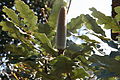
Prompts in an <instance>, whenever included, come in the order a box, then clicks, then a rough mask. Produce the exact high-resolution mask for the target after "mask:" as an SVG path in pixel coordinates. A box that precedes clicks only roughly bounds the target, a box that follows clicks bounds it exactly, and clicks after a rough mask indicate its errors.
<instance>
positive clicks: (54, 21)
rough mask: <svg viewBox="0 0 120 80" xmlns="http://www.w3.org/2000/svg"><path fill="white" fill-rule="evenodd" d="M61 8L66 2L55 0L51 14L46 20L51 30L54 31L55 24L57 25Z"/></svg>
mask: <svg viewBox="0 0 120 80" xmlns="http://www.w3.org/2000/svg"><path fill="white" fill-rule="evenodd" d="M63 6H66V2H65V1H64V0H55V2H54V5H53V9H52V12H51V14H50V16H49V19H48V23H49V25H50V26H51V27H52V28H53V29H55V27H56V24H57V18H58V14H59V10H60V8H61V7H63Z"/></svg>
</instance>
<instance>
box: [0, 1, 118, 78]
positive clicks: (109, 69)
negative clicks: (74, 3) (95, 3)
mask: <svg viewBox="0 0 120 80" xmlns="http://www.w3.org/2000/svg"><path fill="white" fill-rule="evenodd" d="M65 5H66V3H65V2H64V1H63V0H56V1H55V3H54V5H53V9H52V10H51V11H52V12H51V14H50V16H49V19H48V23H44V24H41V23H39V22H38V18H37V16H36V15H35V13H34V12H33V11H32V10H31V9H30V8H29V6H28V5H26V4H25V3H24V2H23V1H20V0H16V1H15V9H16V11H14V10H12V9H9V8H7V7H6V6H4V9H3V12H5V13H6V15H7V16H8V17H7V18H9V20H7V19H6V18H5V19H6V20H7V21H1V22H0V26H2V30H3V31H7V32H8V34H9V35H10V36H11V37H13V38H14V39H18V40H19V41H20V43H19V44H13V43H11V44H6V45H4V46H5V48H6V49H5V51H10V52H11V53H10V55H8V56H7V57H8V58H9V62H10V63H12V64H14V67H15V68H17V69H18V72H16V73H15V74H14V77H15V79H19V78H20V79H21V78H22V79H23V80H24V79H39V78H41V79H43V80H75V79H91V78H93V77H92V76H91V74H90V73H89V71H90V72H93V74H94V76H95V77H97V78H99V79H105V78H111V77H118V75H120V71H119V70H118V69H119V67H120V64H119V61H120V57H119V56H120V54H119V49H118V44H117V43H115V42H114V41H112V40H110V39H108V38H106V37H105V32H104V30H103V29H102V28H101V27H100V25H99V24H104V25H105V27H104V28H107V29H113V28H112V27H113V26H117V28H115V29H114V31H116V30H119V28H118V24H117V21H116V20H115V19H113V18H111V17H110V16H109V17H108V16H105V15H104V14H103V13H101V12H99V11H97V10H96V9H95V8H91V9H90V10H91V11H92V15H93V16H94V17H91V16H90V15H88V14H87V15H84V14H82V15H80V16H78V17H77V18H74V19H72V20H71V22H69V23H68V24H67V27H68V32H69V33H72V34H69V35H68V36H74V37H76V38H77V39H82V40H84V42H83V43H80V44H77V43H76V42H73V41H72V40H69V38H68V39H67V47H66V49H65V51H64V54H61V55H59V54H58V51H57V50H56V49H55V47H54V44H52V43H55V41H54V38H55V32H56V31H55V28H56V24H57V16H58V13H59V10H60V8H61V7H62V6H65ZM16 12H17V13H16ZM116 12H117V13H118V15H117V16H119V8H116ZM94 18H97V19H98V20H97V22H96V19H94ZM117 20H119V19H117ZM82 25H85V26H86V28H87V29H86V30H87V31H88V32H87V33H86V34H90V35H93V36H96V37H98V38H99V39H100V40H101V41H103V43H106V44H108V45H109V47H112V48H115V49H118V50H117V51H116V52H115V51H111V53H110V55H106V56H105V55H104V56H99V55H96V54H94V53H96V52H95V51H96V50H97V51H98V52H100V53H103V50H101V47H102V46H101V45H100V43H101V41H96V40H94V39H91V38H89V37H88V36H87V35H73V34H76V33H77V32H76V29H80V28H81V27H82ZM89 30H92V32H89ZM99 34H101V35H99ZM100 50H101V51H100ZM106 53H107V52H106ZM21 71H23V73H24V74H23V73H22V72H21ZM13 72H15V71H13ZM103 73H104V74H103ZM31 75H32V76H34V75H35V76H34V78H30V76H31Z"/></svg>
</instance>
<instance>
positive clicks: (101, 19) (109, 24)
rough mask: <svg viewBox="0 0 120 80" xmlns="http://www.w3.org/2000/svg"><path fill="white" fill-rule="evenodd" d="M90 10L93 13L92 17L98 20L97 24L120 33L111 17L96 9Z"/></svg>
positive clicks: (119, 28)
mask: <svg viewBox="0 0 120 80" xmlns="http://www.w3.org/2000/svg"><path fill="white" fill-rule="evenodd" d="M90 10H91V11H92V16H94V17H95V18H97V19H98V20H97V23H98V24H104V28H105V29H112V30H113V32H114V33H116V32H119V31H120V27H119V25H118V23H117V22H116V20H115V19H113V18H112V17H110V16H106V15H105V14H103V13H101V12H100V11H97V10H96V9H95V8H90Z"/></svg>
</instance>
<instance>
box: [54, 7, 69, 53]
mask: <svg viewBox="0 0 120 80" xmlns="http://www.w3.org/2000/svg"><path fill="white" fill-rule="evenodd" d="M66 13H67V10H66V7H62V8H61V9H60V12H59V15H58V23H57V34H56V47H57V49H58V50H59V52H63V51H64V49H65V48H66V30H67V29H66Z"/></svg>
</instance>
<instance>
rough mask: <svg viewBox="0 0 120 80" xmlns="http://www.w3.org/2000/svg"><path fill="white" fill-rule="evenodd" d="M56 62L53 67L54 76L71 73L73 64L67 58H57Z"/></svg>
mask: <svg viewBox="0 0 120 80" xmlns="http://www.w3.org/2000/svg"><path fill="white" fill-rule="evenodd" d="M56 60H57V61H56V62H55V63H54V65H53V67H54V69H55V73H56V74H59V73H69V72H72V66H73V65H74V63H73V61H72V60H71V59H70V58H69V57H66V56H59V57H57V58H56Z"/></svg>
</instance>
